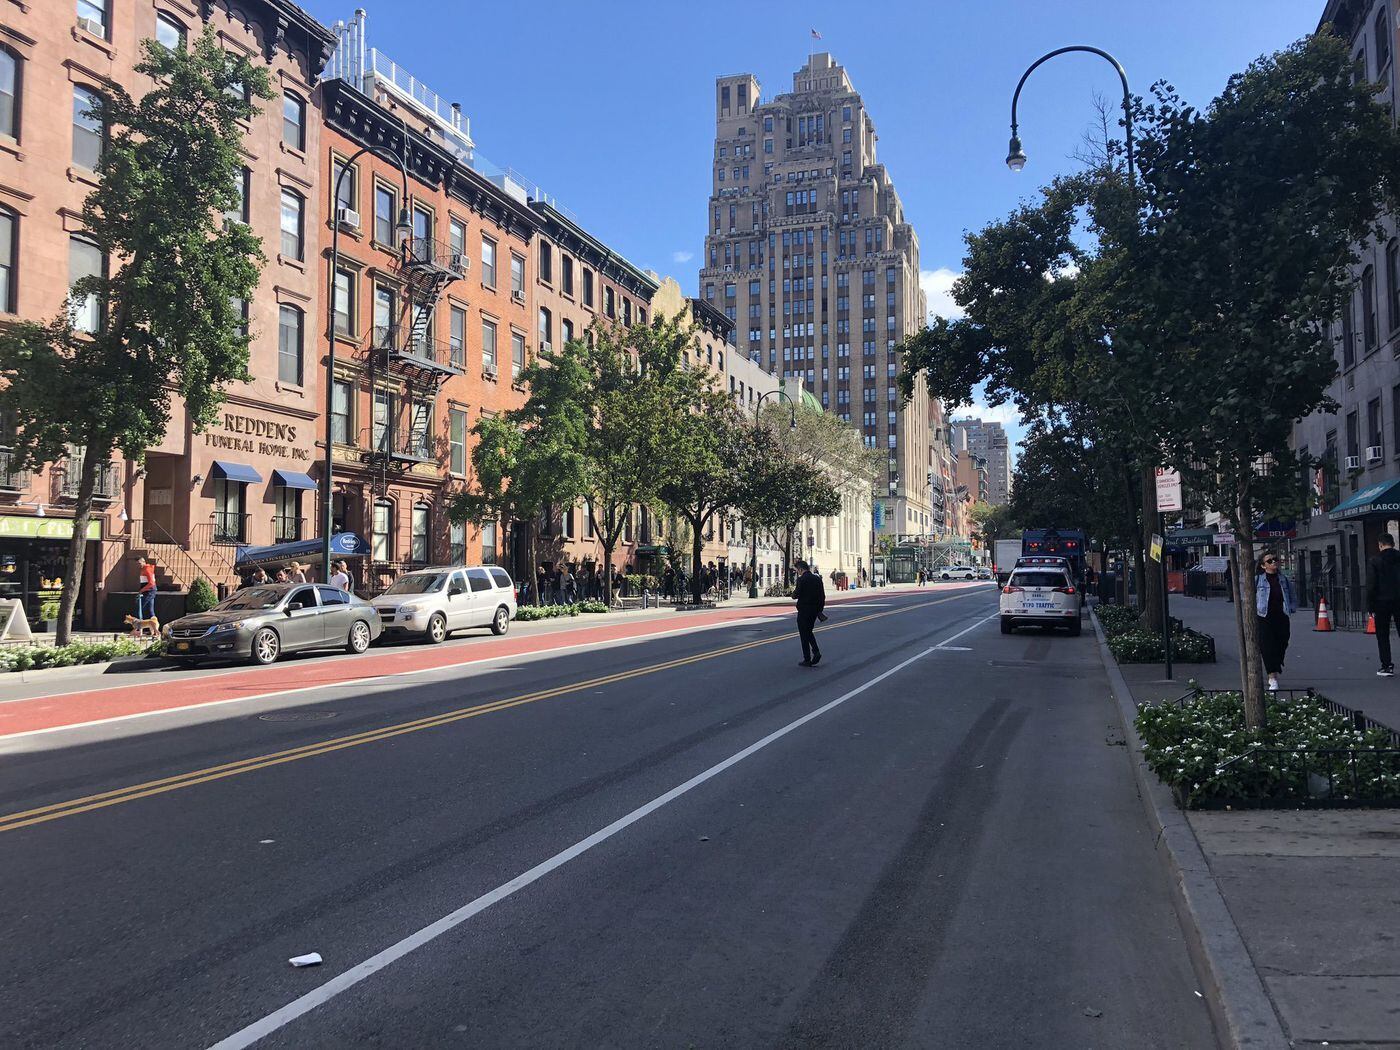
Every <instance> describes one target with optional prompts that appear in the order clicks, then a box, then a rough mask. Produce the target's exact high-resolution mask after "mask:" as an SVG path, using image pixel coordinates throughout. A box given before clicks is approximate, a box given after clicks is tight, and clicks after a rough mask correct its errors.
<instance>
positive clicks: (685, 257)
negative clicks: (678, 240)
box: [671, 252, 695, 263]
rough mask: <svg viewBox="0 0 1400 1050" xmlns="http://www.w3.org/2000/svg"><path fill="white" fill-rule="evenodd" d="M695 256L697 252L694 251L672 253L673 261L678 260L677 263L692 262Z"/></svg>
mask: <svg viewBox="0 0 1400 1050" xmlns="http://www.w3.org/2000/svg"><path fill="white" fill-rule="evenodd" d="M693 258H695V253H694V252H672V253H671V261H672V262H677V263H688V262H690V260H691V259H693Z"/></svg>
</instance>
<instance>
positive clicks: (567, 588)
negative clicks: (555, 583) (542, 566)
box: [559, 562, 578, 605]
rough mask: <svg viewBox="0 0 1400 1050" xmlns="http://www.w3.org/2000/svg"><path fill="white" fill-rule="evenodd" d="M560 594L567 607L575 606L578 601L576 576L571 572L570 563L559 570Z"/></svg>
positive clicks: (566, 563)
mask: <svg viewBox="0 0 1400 1050" xmlns="http://www.w3.org/2000/svg"><path fill="white" fill-rule="evenodd" d="M559 594H560V597H561V599H562V600H563V603H564V604H565V605H573V604H574V602H576V601H578V590H577V588H576V586H575V584H574V574H573V573H572V572H570V571H569V563H568V562H565V563H564V564H563V566H562V567H561V568H560V570H559Z"/></svg>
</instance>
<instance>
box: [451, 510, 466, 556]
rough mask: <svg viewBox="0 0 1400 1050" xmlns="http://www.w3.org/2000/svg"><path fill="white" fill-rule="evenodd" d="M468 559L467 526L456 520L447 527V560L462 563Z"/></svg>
mask: <svg viewBox="0 0 1400 1050" xmlns="http://www.w3.org/2000/svg"><path fill="white" fill-rule="evenodd" d="M466 560H467V526H466V525H465V524H464V523H462V522H460V521H454V522H452V524H451V525H449V526H448V527H447V562H448V564H449V565H461V564H463V563H465V562H466Z"/></svg>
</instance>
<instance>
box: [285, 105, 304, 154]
mask: <svg viewBox="0 0 1400 1050" xmlns="http://www.w3.org/2000/svg"><path fill="white" fill-rule="evenodd" d="M282 141H283V142H285V143H286V144H287V145H288V146H290V147H291V148H292V149H294V150H302V151H305V149H306V99H304V98H302V97H301V96H300V95H298V94H296V93H295V92H292V91H286V92H283V93H282Z"/></svg>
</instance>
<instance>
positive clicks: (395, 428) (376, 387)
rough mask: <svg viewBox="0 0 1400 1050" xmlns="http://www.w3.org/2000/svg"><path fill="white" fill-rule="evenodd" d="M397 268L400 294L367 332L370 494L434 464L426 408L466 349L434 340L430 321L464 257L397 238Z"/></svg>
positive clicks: (420, 239) (418, 239)
mask: <svg viewBox="0 0 1400 1050" xmlns="http://www.w3.org/2000/svg"><path fill="white" fill-rule="evenodd" d="M396 270H397V273H398V276H399V279H400V284H401V294H400V295H399V296H398V297H397V300H396V302H395V304H394V308H393V309H392V310H391V311H390V313H389V318H388V323H387V324H385V323H383V320H382V319H380V320H379V321H378V322H377V323H376V324H375V325H374V327H373V328H372V329H371V332H370V346H369V378H370V390H371V391H372V394H371V397H372V408H371V412H372V416H371V418H372V427H371V439H370V446H371V447H370V451H369V452H368V453H366V455H365V462H366V464H367V465H368V466H370V467H371V468H372V471H373V484H372V489H373V494H374V496H375V497H382V496H384V495H385V494H386V493H387V492H388V488H389V483H390V481H391V480H392V479H393V478H396V477H398V476H400V475H402V474H403V473H405V472H406V471H411V470H412V469H413V468H414V467H415V466H417V465H419V464H426V463H436V462H437V461H438V459H439V458H440V456H439V452H440V450H439V449H438V447H437V444H438V441H437V436H436V435H435V434H434V433H433V405H434V402H435V401H436V399H437V392H438V389H439V388H440V387H441V385H442V384H443V383H444V382H445V381H446V380H447V379H448V378H449V377H450V376H454V375H461V374H462V372H463V369H464V366H465V364H466V360H465V355H466V348H465V347H464V346H455V345H452V344H450V343H449V341H447V340H445V339H439V338H437V337H436V333H435V331H434V325H433V314H434V308H435V307H436V306H437V302H438V299H439V298H440V297H441V296H442V293H443V291H444V290H445V289H446V288H447V286H448V285H449V284H451V283H452V282H453V281H455V280H457V279H458V278H460V277H462V276H464V275H465V274H466V270H467V260H466V258H465V257H464V256H463V254H462V253H461V252H456V251H453V250H452V249H451V247H450V245H448V244H446V243H444V242H442V241H439V240H436V239H434V238H432V237H425V236H417V235H415V236H413V237H410V238H408V239H407V240H406V241H405V242H404V247H403V250H402V252H401V253H400V255H399V259H398V262H397V265H396ZM386 386H392V388H393V389H392V392H389V391H387V390H385V389H384V388H385V387H386Z"/></svg>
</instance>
